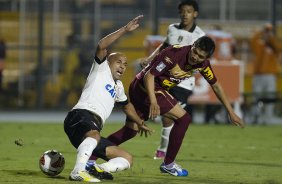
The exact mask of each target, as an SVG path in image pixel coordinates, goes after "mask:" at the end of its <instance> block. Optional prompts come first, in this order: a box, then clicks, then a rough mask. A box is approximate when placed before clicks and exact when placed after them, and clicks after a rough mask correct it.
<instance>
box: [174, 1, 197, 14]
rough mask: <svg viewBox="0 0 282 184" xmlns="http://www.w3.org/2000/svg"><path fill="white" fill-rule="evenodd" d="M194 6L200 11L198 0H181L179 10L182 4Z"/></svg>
mask: <svg viewBox="0 0 282 184" xmlns="http://www.w3.org/2000/svg"><path fill="white" fill-rule="evenodd" d="M185 5H187V6H192V7H193V8H194V10H195V11H197V12H198V11H199V6H198V3H197V1H195V0H182V1H180V3H179V4H178V10H180V9H181V7H182V6H185Z"/></svg>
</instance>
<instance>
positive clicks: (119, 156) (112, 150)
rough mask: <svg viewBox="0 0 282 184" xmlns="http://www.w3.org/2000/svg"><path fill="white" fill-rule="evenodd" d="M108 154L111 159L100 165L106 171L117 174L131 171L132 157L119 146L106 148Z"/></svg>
mask: <svg viewBox="0 0 282 184" xmlns="http://www.w3.org/2000/svg"><path fill="white" fill-rule="evenodd" d="M106 154H107V157H108V158H109V161H108V162H105V163H103V164H100V165H99V167H101V168H102V169H103V170H104V171H107V172H117V171H123V170H126V169H129V168H130V167H131V165H132V162H133V158H132V155H131V154H129V153H128V152H127V151H125V150H123V149H122V148H120V147H117V146H110V147H107V148H106Z"/></svg>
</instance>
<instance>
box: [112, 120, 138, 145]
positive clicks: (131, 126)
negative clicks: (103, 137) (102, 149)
mask: <svg viewBox="0 0 282 184" xmlns="http://www.w3.org/2000/svg"><path fill="white" fill-rule="evenodd" d="M137 133H138V126H137V124H136V123H135V122H133V121H130V120H126V123H125V125H124V126H123V127H122V128H121V129H119V130H118V131H116V132H115V133H112V134H111V135H109V136H108V138H107V139H109V140H110V141H111V142H113V143H114V144H115V145H120V144H121V143H123V142H126V141H128V140H130V139H132V138H133V137H135V136H136V135H137Z"/></svg>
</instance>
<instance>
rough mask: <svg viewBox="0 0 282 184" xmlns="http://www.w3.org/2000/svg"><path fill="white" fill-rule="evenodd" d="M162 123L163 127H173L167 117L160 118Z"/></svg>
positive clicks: (171, 121)
mask: <svg viewBox="0 0 282 184" xmlns="http://www.w3.org/2000/svg"><path fill="white" fill-rule="evenodd" d="M162 123H163V127H170V126H171V125H173V123H174V122H173V120H172V119H169V118H167V117H162Z"/></svg>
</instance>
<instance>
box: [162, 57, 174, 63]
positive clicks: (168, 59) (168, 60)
mask: <svg viewBox="0 0 282 184" xmlns="http://www.w3.org/2000/svg"><path fill="white" fill-rule="evenodd" d="M164 60H165V61H166V62H167V63H172V61H171V59H170V58H169V57H167V56H166V57H165V58H164Z"/></svg>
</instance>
